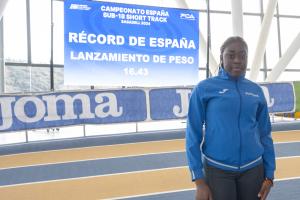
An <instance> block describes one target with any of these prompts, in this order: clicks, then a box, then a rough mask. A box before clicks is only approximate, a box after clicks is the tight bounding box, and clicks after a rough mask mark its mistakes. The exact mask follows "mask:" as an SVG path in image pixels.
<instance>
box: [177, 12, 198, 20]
mask: <svg viewBox="0 0 300 200" xmlns="http://www.w3.org/2000/svg"><path fill="white" fill-rule="evenodd" d="M180 19H187V20H195V19H196V18H195V17H194V15H193V14H189V13H180Z"/></svg>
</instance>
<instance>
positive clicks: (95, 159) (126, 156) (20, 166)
mask: <svg viewBox="0 0 300 200" xmlns="http://www.w3.org/2000/svg"><path fill="white" fill-rule="evenodd" d="M184 152H185V150H182V151H181V150H180V151H163V152H155V153H145V154H129V155H124V156H113V157H103V158H91V159H83V160H71V161H62V162H49V163H40V164H34V165H19V166H15V167H4V168H0V170H6V169H18V168H26V167H36V166H46V165H56V164H70V163H77V162H78V163H80V162H86V161H97V160H109V159H119V158H132V157H138V156H148V155H157V154H172V153H184ZM299 153H300V151H299ZM298 157H300V155H299V156H283V157H276V159H278V160H280V159H288V158H298ZM0 160H1V157H0Z"/></svg>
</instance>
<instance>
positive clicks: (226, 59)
mask: <svg viewBox="0 0 300 200" xmlns="http://www.w3.org/2000/svg"><path fill="white" fill-rule="evenodd" d="M247 54H248V52H247V49H246V48H245V46H244V45H243V43H241V42H239V41H235V42H232V43H230V44H229V45H228V46H227V47H226V48H225V49H224V52H223V55H221V60H222V61H223V67H224V69H225V70H226V71H227V72H228V73H229V74H230V75H231V76H232V77H234V78H237V77H239V76H240V75H243V74H245V72H246V69H247V57H248V55H247Z"/></svg>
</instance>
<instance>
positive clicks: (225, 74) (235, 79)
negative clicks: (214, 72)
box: [218, 67, 245, 81]
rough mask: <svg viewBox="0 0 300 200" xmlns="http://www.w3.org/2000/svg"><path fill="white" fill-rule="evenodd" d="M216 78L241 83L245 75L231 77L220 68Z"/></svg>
mask: <svg viewBox="0 0 300 200" xmlns="http://www.w3.org/2000/svg"><path fill="white" fill-rule="evenodd" d="M218 76H219V77H220V78H222V79H227V80H233V81H241V80H244V79H245V74H242V75H240V76H239V77H238V78H234V77H232V76H231V75H230V74H229V73H228V72H227V71H226V70H225V69H224V68H223V67H220V69H219V73H218Z"/></svg>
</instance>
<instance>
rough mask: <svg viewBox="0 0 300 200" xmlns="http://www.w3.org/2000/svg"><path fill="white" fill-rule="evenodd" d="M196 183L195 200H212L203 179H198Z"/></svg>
mask: <svg viewBox="0 0 300 200" xmlns="http://www.w3.org/2000/svg"><path fill="white" fill-rule="evenodd" d="M195 183H196V197H195V200H212V194H211V191H210V189H209V187H208V185H207V184H206V183H205V181H204V180H203V179H198V180H196V181H195Z"/></svg>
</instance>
